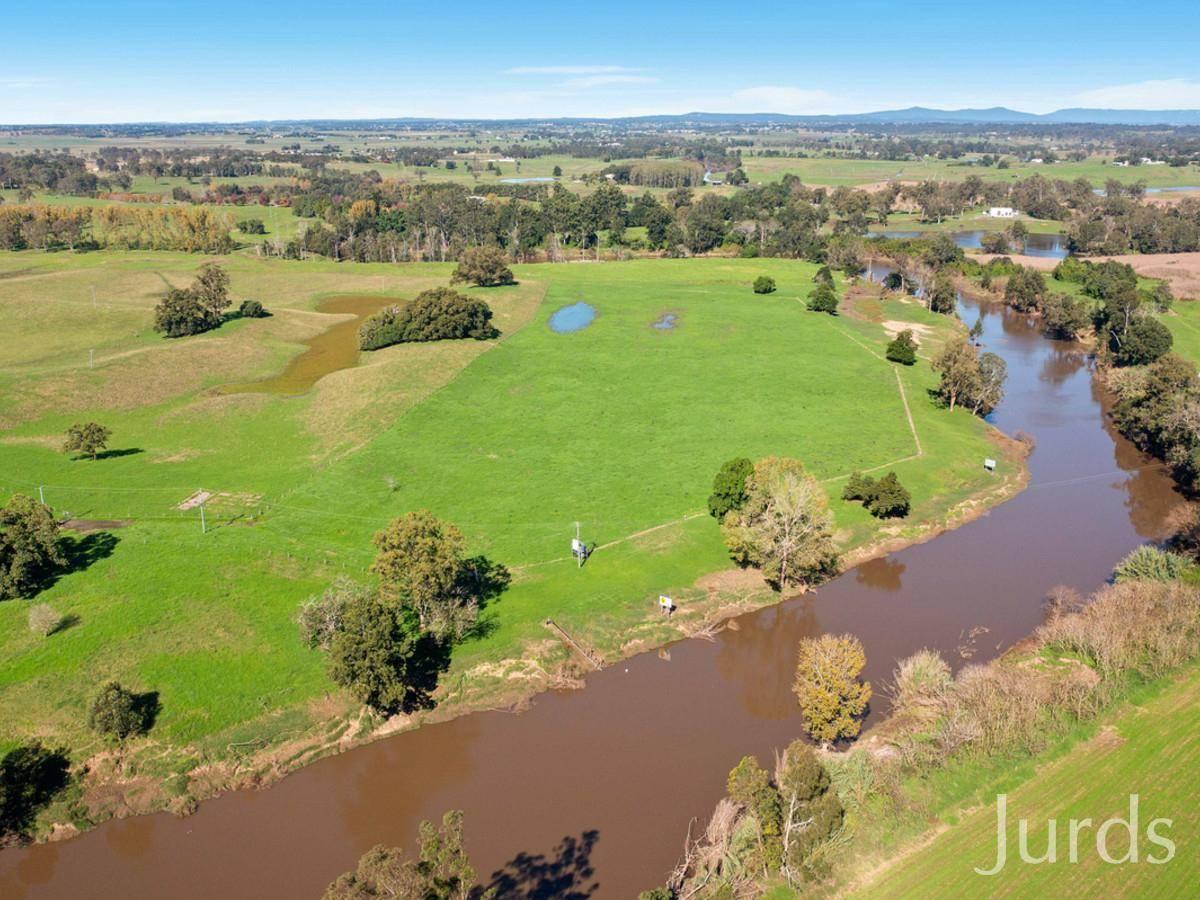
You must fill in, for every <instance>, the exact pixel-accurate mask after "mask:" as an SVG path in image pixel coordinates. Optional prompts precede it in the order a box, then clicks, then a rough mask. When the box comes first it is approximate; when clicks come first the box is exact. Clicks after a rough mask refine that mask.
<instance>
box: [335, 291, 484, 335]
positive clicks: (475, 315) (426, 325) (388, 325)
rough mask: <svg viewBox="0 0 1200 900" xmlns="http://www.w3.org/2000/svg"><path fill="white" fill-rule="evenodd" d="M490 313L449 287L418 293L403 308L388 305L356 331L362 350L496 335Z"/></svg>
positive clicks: (475, 301) (481, 303)
mask: <svg viewBox="0 0 1200 900" xmlns="http://www.w3.org/2000/svg"><path fill="white" fill-rule="evenodd" d="M491 319H492V310H491V308H490V307H489V306H488V305H487V304H486V303H484V302H483V301H482V300H476V299H474V298H472V297H467V296H465V295H464V294H460V293H458V292H457V291H454V290H451V289H450V288H433V289H432V290H428V291H422V292H421V293H420V294H418V295H417V296H416V298H415V299H414V300H413V301H412V302H411V303H409V304H407V305H405V306H391V307H388V308H387V309H384V310H381V311H380V312H378V313H376V314H375V315H373V316H371V317H370V318H369V319H367V320H366V321H365V322H364V323H363V324H362V327H361V328H360V329H359V331H358V344H359V347H360V348H362V349H363V350H378V349H380V348H381V347H388V346H391V345H392V344H403V343H410V342H420V341H441V340H454V339H459V338H472V339H474V340H477V341H485V340H490V339H492V338H495V337H497V336H499V334H500V332H498V331H497V330H496V329H495V328H494V327H493V326H492V324H491Z"/></svg>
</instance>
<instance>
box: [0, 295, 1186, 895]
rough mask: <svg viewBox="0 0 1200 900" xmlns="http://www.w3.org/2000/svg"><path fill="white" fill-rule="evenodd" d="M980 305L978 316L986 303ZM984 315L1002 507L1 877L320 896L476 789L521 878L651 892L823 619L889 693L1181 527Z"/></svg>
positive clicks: (1092, 407) (479, 857)
mask: <svg viewBox="0 0 1200 900" xmlns="http://www.w3.org/2000/svg"><path fill="white" fill-rule="evenodd" d="M965 305H966V308H964V309H963V310H962V315H963V318H964V320H966V321H968V322H973V321H974V319H975V316H976V307H975V306H974V305H969V304H965ZM984 326H985V333H984V338H983V341H984V344H985V345H986V348H987V349H989V350H992V351H993V352H996V353H999V354H1000V355H1001V356H1003V357H1004V358H1005V360H1006V361H1007V362H1008V371H1009V381H1008V387H1007V396H1006V398H1005V400H1004V402H1003V403H1002V404H1001V405H1000V407H999V408H998V409H997V411H996V412H995V413H994V417H993V421H994V423H995V424H996V425H997V426H998V427H999V428H1000V429H1002V430H1003V431H1005V432H1006V433H1008V434H1013V433H1014V432H1016V431H1018V430H1021V431H1025V432H1028V433H1029V434H1031V435H1033V437H1034V438H1035V440H1036V448H1035V450H1034V451H1033V453H1032V455H1031V456H1030V459H1029V466H1030V470H1031V482H1030V486H1029V488H1028V489H1027V490H1026V491H1024V492H1023V493H1021V494H1020V495H1018V496H1017V497H1016V498H1015V499H1013V500H1012V501H1010V502H1008V503H1006V504H1004V505H1003V506H1000V507H999V508H997V509H995V510H993V511H992V512H991V513H990V514H988V515H986V516H984V517H982V518H980V519H978V520H976V521H974V522H972V523H970V524H968V525H966V526H964V527H962V528H960V529H958V530H956V531H953V532H950V533H948V534H945V535H942V536H940V537H938V538H936V539H935V540H932V541H930V542H928V543H926V544H922V545H919V546H915V547H912V548H910V549H907V550H904V551H902V552H899V553H895V554H892V555H891V556H888V557H886V558H883V559H880V560H875V561H873V562H870V563H867V564H865V565H862V566H859V567H858V568H856V569H853V570H851V571H848V572H846V573H845V574H844V575H842V576H841V577H840V578H838V579H837V580H835V581H833V582H831V583H829V584H827V585H825V586H823V587H821V588H820V589H819V590H817V591H816V592H814V593H812V594H809V595H807V596H804V597H800V598H797V599H793V600H788V601H785V602H783V603H780V604H779V605H778V606H775V607H771V608H768V609H763V610H760V611H758V612H754V613H750V614H747V615H744V616H741V617H740V618H738V619H737V620H735V621H736V630H734V629H727V630H724V631H722V632H720V633H719V634H718V635H717V636H716V639H715V640H714V641H711V642H710V641H707V640H691V641H683V642H680V643H677V644H674V645H673V646H671V647H670V648H668V652H665V653H662V654H659V653H647V654H644V655H642V656H638V657H635V658H633V659H630V660H628V661H626V662H623V663H619V664H617V665H614V666H612V667H610V668H608V669H606V670H604V671H601V672H597V673H595V674H594V675H592V676H590V677H589V678H588V679H587V687H586V689H585V690H580V691H562V692H551V693H547V694H543V695H540V696H539V697H537V698H536V699H535V701H534V703H533V706H532V708H531V709H529V710H527V711H526V712H523V713H520V714H514V713H509V712H501V711H497V712H485V713H478V714H474V715H469V716H464V717H462V718H459V719H457V720H454V721H451V722H447V723H444V724H439V725H433V726H429V727H426V728H422V729H419V730H417V731H414V732H410V733H407V734H401V735H397V736H395V737H391V738H388V739H385V740H381V741H378V742H377V743H375V744H372V745H369V746H366V747H363V748H360V749H357V750H353V751H351V752H349V753H345V754H343V755H341V756H336V757H332V758H329V759H326V760H323V761H321V762H318V763H316V764H314V765H311V766H309V767H307V768H305V769H303V770H301V771H299V772H297V773H296V774H294V775H292V776H290V777H288V778H286V779H284V780H283V781H282V782H280V783H279V784H276V785H275V786H273V787H271V788H269V789H266V790H261V791H241V792H235V793H231V794H227V795H225V796H223V797H220V798H217V799H214V800H210V801H207V802H204V803H202V804H201V805H200V809H199V811H198V812H197V813H196V814H195V815H192V816H190V817H188V818H182V819H179V818H174V817H172V816H170V815H166V814H160V815H153V816H143V817H139V818H134V819H127V820H123V821H114V822H109V823H107V824H105V825H102V826H100V827H99V828H96V829H95V830H93V831H91V832H89V833H87V834H85V835H83V836H82V837H80V838H77V839H74V840H70V841H65V842H61V843H54V844H44V845H40V846H36V847H31V848H27V849H20V850H7V851H4V852H3V853H0V897H3V898H6V900H15V898H27V897H28V898H35V897H62V898H68V897H69V898H91V897H95V898H130V897H138V898H150V897H179V898H213V897H222V898H224V897H254V898H275V897H279V898H285V897H286V898H295V897H318V896H319V895H320V893H321V892H322V890H323V889H324V887H325V886H326V885H327V884H328V883H329V882H330V881H331V880H332V879H333V878H334V877H336V876H337V874H338V873H340V872H342V871H345V870H347V869H351V868H353V866H354V864H355V862H356V860H357V858H358V857H359V855H360V854H362V853H363V852H364V851H365V850H366V849H368V848H369V847H371V846H372V845H374V844H376V843H384V844H389V845H398V846H404V847H411V846H412V844H413V842H414V837H415V833H416V829H417V823H418V822H419V820H421V819H422V818H430V819H433V818H437V817H440V816H441V814H442V813H443V812H444V811H445V810H448V809H454V808H461V809H463V810H465V813H466V831H467V846H468V850H469V851H470V853H471V856H472V858H473V860H474V863H475V866H476V868H477V869H478V871H479V873H480V876H481V877H482V878H484V879H486V880H489V881H491V880H493V879H494V882H493V883H495V884H496V885H497V886H498V887H500V888H501V896H505V897H536V898H550V897H554V898H562V897H566V898H583V897H591V896H594V897H603V898H610V897H613V898H630V897H633V896H635V895H636V893H637V892H638V891H639V890H642V889H645V888H649V887H653V886H655V885H658V884H661V883H662V882H663V881H664V880H665V877H666V875H667V873H668V872H669V871H670V869H671V868H672V867H673V866H674V864H675V862H676V860H677V858H678V855H679V850H680V847H681V845H682V843H683V840H684V835H685V833H686V832H687V829H688V823H689V821H690V820H691V819H692V818H693V817H696V818H697V819H698V820H699V821H700V823H701V824H703V823H705V822H707V817H708V815H709V814H710V813H711V811H712V808H713V806H714V804H715V803H716V801H717V800H718V799H719V798H720V797H721V795H722V793H723V791H724V784H725V776H726V773H727V772H728V771H729V769H730V768H731V767H733V766H734V765H735V764H736V763H737V761H738V759H739V758H741V756H742V755H743V754H747V753H752V754H757V755H758V757H759V759H760V760H761V761H762V762H764V763H767V764H769V761H770V758H771V753H772V751H773V750H774V749H775V748H779V747H782V746H784V745H785V744H786V743H788V742H789V741H790V740H792V739H793V738H795V737H797V736H798V735H799V734H800V732H801V728H800V721H799V717H798V715H797V709H796V704H795V700H794V698H793V696H792V694H791V691H790V689H789V685H790V680H791V673H792V669H793V665H794V658H795V648H796V644H797V641H798V640H799V639H800V638H801V637H802V636H805V635H813V634H818V633H821V632H825V631H834V632H842V631H848V632H852V633H853V634H856V635H857V636H858V637H859V638H860V639H861V640H862V642H863V644H864V645H865V647H866V651H867V658H868V660H869V665H868V672H867V676H868V677H869V678H870V679H871V680H872V681H873V682H874V683H875V684H876V686H877V689H876V694H877V696H878V697H882V693H881V691H880V689H879V688H880V687H882V685H883V684H885V683H886V682H887V680H888V679H889V677H890V673H891V670H892V668H893V666H894V663H895V661H896V660H897V659H899V658H901V657H903V656H905V655H907V654H909V653H912V652H913V651H915V650H918V649H920V648H922V647H934V648H937V649H939V650H941V651H942V652H943V653H944V654H945V655H946V657H947V658H948V659H951V660H953V661H954V663H955V665H960V664H962V662H963V654H962V653H961V652H960V648H963V647H968V648H969V649H968V650H967V652H969V653H972V654H973V655H972V657H971V658H972V659H973V660H974V661H979V660H983V659H987V658H990V657H992V656H995V655H996V654H997V653H999V652H1001V651H1002V650H1004V648H1006V647H1008V646H1010V645H1011V644H1012V643H1013V642H1014V641H1017V640H1019V639H1020V638H1022V637H1024V636H1025V635H1027V634H1029V633H1030V632H1031V631H1032V630H1033V629H1034V628H1035V627H1036V626H1037V625H1038V624H1039V622H1040V621H1041V615H1042V612H1041V610H1042V600H1043V597H1044V596H1045V595H1046V592H1047V591H1048V589H1050V588H1051V587H1053V586H1055V585H1058V584H1067V585H1071V586H1073V587H1076V588H1078V589H1080V590H1085V591H1086V590H1091V589H1093V588H1095V587H1096V586H1098V585H1099V584H1101V583H1102V582H1103V581H1104V580H1105V579H1106V578H1107V577H1108V575H1109V573H1110V572H1111V570H1112V567H1113V564H1114V563H1115V562H1116V561H1117V560H1118V559H1120V558H1121V557H1122V556H1123V555H1124V554H1125V553H1127V552H1128V551H1129V550H1130V549H1132V548H1133V547H1135V546H1136V545H1138V544H1139V543H1142V542H1144V541H1146V540H1151V539H1155V538H1158V537H1161V536H1162V528H1163V520H1164V517H1165V515H1166V514H1167V512H1168V511H1169V510H1170V509H1171V508H1172V507H1173V506H1174V505H1175V504H1176V503H1178V502H1179V500H1178V497H1177V496H1176V494H1175V493H1174V492H1173V490H1172V488H1171V485H1170V482H1169V480H1168V478H1167V477H1166V475H1165V474H1164V473H1163V472H1162V471H1161V470H1160V469H1159V468H1158V467H1157V466H1156V465H1154V463H1153V461H1152V460H1149V459H1147V458H1146V457H1144V456H1142V455H1141V454H1140V453H1138V452H1137V451H1136V450H1135V449H1134V448H1133V447H1132V446H1131V445H1130V444H1128V443H1127V442H1126V441H1124V440H1123V439H1122V438H1120V437H1119V436H1118V435H1116V434H1115V432H1114V431H1113V430H1112V429H1111V427H1110V426H1109V425H1108V424H1107V421H1106V418H1105V413H1104V410H1105V398H1104V397H1103V396H1102V394H1101V393H1100V392H1099V391H1098V390H1097V388H1096V387H1095V386H1094V385H1093V381H1092V378H1091V374H1090V372H1089V369H1088V366H1087V363H1086V361H1085V360H1084V358H1083V357H1082V356H1081V355H1080V354H1079V353H1077V352H1074V351H1073V350H1072V348H1071V347H1069V346H1067V345H1064V344H1061V343H1057V342H1052V341H1049V340H1046V339H1044V338H1042V337H1041V336H1040V335H1039V334H1038V332H1037V331H1036V330H1035V329H1034V328H1033V327H1031V326H1030V324H1029V323H1028V322H1027V321H1026V320H1025V319H1024V317H1021V316H1017V315H1015V314H1012V313H1011V312H1007V311H1003V310H1002V309H1001V308H999V307H989V308H987V309H986V310H984ZM918 402H920V401H918ZM980 629H986V631H981V630H980ZM972 632H974V634H975V635H976V636H975V638H974V639H972V638H971V637H970V634H971V633H972ZM885 703H886V701H884V700H882V699H879V700H878V705H877V708H876V709H875V711H874V712H873V715H874V716H879V715H881V714H883V713H885V712H886V709H884V708H883V707H884V704H885ZM492 873H495V874H494V875H493V874H492Z"/></svg>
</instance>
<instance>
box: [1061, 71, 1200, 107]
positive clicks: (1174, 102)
mask: <svg viewBox="0 0 1200 900" xmlns="http://www.w3.org/2000/svg"><path fill="white" fill-rule="evenodd" d="M1074 102H1075V103H1076V104H1078V105H1079V106H1099V107H1106V108H1108V109H1195V108H1197V107H1200V82H1198V81H1188V80H1187V79H1185V78H1164V79H1160V80H1158V81H1139V82H1136V83H1135V84H1118V85H1113V86H1111V87H1102V88H1096V89H1095V90H1091V91H1084V92H1083V93H1082V94H1078V95H1076V97H1075V101H1074Z"/></svg>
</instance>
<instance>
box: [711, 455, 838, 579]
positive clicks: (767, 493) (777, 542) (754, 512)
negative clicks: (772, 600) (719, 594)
mask: <svg viewBox="0 0 1200 900" xmlns="http://www.w3.org/2000/svg"><path fill="white" fill-rule="evenodd" d="M746 493H747V494H748V498H747V500H746V502H745V503H744V504H743V505H742V506H741V508H739V509H737V510H736V511H734V512H733V513H732V514H731V515H727V516H726V517H725V519H724V521H723V522H722V523H721V531H722V534H723V535H724V538H725V545H726V546H727V547H728V548H729V552H730V555H731V556H732V557H733V558H734V559H735V560H737V561H738V562H739V563H741V564H742V565H754V566H758V567H759V568H761V569H762V572H763V577H764V578H766V580H767V581H768V582H769V583H770V584H773V585H775V586H776V587H777V588H779V589H780V590H784V589H786V588H789V587H792V586H794V585H796V584H800V583H802V582H807V581H813V580H815V579H819V578H821V577H824V576H825V575H827V574H828V573H829V572H830V571H832V569H833V568H834V566H835V565H836V559H837V553H836V550H835V549H834V545H833V537H832V534H831V531H830V529H831V527H832V517H831V516H830V514H829V508H828V506H829V504H828V500H827V499H826V497H825V492H824V491H823V490H822V489H821V486H820V485H819V484H818V483H817V480H816V479H815V478H813V477H812V476H811V475H809V474H808V473H807V472H806V471H805V470H804V466H803V465H802V464H801V463H800V462H799V460H795V459H787V458H784V457H778V456H770V457H767V458H765V459H761V460H759V461H758V462H757V463H755V464H754V471H753V472H752V473H751V474H750V476H749V478H747V479H746Z"/></svg>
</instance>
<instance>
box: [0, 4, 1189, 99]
mask: <svg viewBox="0 0 1200 900" xmlns="http://www.w3.org/2000/svg"><path fill="white" fill-rule="evenodd" d="M10 3H11V0H10ZM6 7H7V8H6V12H5V16H4V21H5V26H6V27H5V38H4V43H3V50H2V51H0V122H7V123H38V122H116V121H148V120H156V121H158V120H171V121H196V120H215V121H236V120H244V119H258V118H271V119H279V118H314V117H328V118H368V117H387V116H471V117H475V116H478V117H489V118H505V117H515V116H560V115H561V116H570V115H574V116H618V115H638V114H645V113H678V112H688V111H693V110H703V111H710V112H786V113H827V112H861V111H867V110H874V109H887V108H895V107H903V106H910V105H924V106H936V107H943V108H951V107H961V106H993V105H1004V106H1010V107H1013V108H1016V109H1023V110H1028V111H1030V112H1046V111H1049V110H1052V109H1057V108H1060V107H1064V106H1107V107H1122V108H1180V107H1183V108H1197V107H1200V54H1198V53H1197V52H1196V48H1197V45H1198V42H1200V37H1198V31H1200V6H1198V5H1197V3H1196V0H1159V2H1156V3H1153V4H1151V3H1131V2H1113V0H1093V2H1090V3H1088V4H1086V5H1085V4H1081V3H1078V4H1077V3H1070V2H1066V3H1064V2H1050V0H1039V2H1028V0H1005V2H1002V3H991V4H988V3H981V2H978V0H958V2H953V3H950V2H944V0H927V2H920V0H916V2H913V0H910V2H875V0H872V2H862V0H825V2H818V3H813V2H791V3H788V2H774V3H769V4H758V3H744V4H736V3H727V2H726V3H719V4H718V3H709V2H705V0H698V2H690V3H682V2H676V0H659V2H656V0H642V2H636V3H634V2H626V0H614V2H608V3H591V4H587V3H566V2H561V0H559V2H555V3H543V2H536V0H535V2H521V3H516V2H510V3H503V2H492V3H480V2H476V0H457V2H449V3H443V4H436V3H428V2H426V3H421V4H415V3H410V2H404V0H392V2H376V0H359V2H353V3H342V4H330V3H328V2H322V3H310V2H308V0H293V2H289V3H261V2H254V0H243V2H239V3H230V2H226V0H209V2H205V3H202V4H201V3H197V4H182V3H172V2H171V0H158V2H154V3H150V2H142V0H133V2H130V0H112V2H110V3H108V4H97V3H95V2H94V0H92V2H79V0H77V2H61V0H47V2H42V3H31V2H27V0H16V2H15V7H14V6H13V5H10V4H6Z"/></svg>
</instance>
